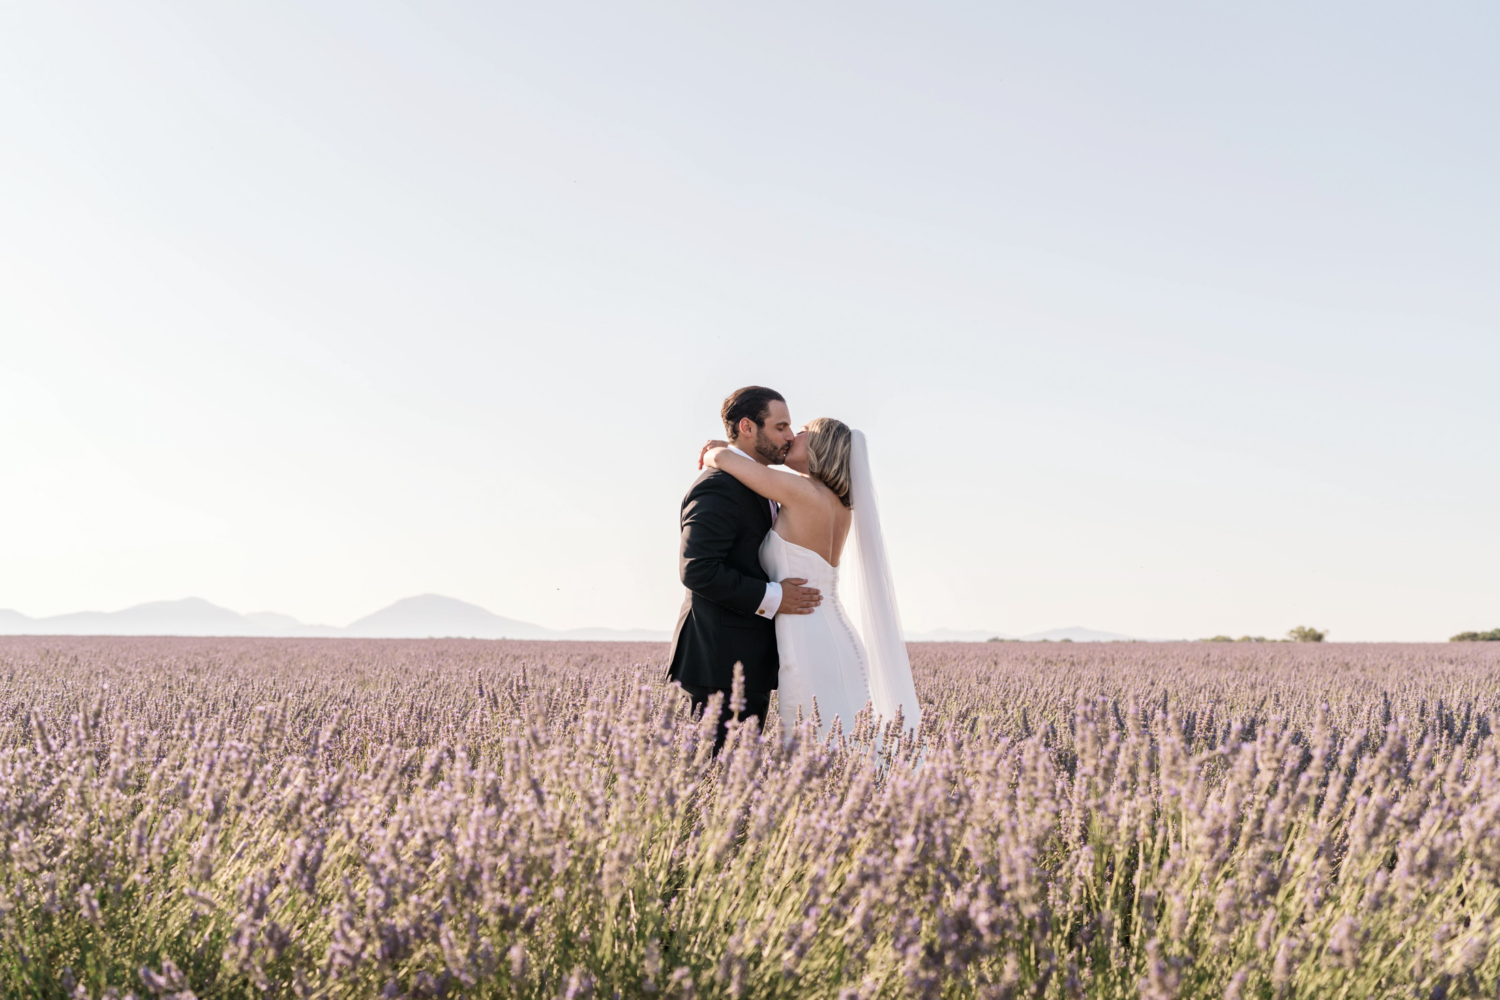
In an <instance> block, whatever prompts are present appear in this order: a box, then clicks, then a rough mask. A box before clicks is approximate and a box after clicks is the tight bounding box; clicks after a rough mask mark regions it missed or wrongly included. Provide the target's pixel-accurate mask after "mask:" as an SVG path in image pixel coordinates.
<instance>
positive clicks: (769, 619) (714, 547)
mask: <svg viewBox="0 0 1500 1000" xmlns="http://www.w3.org/2000/svg"><path fill="white" fill-rule="evenodd" d="M720 416H721V417H722V418H723V421H724V431H725V433H726V434H727V435H728V436H729V440H727V441H710V442H708V443H707V444H706V445H704V446H703V450H702V451H701V452H699V455H698V467H699V468H700V469H703V470H704V471H703V474H702V475H701V476H699V477H698V479H697V480H696V481H695V482H694V483H693V486H692V489H690V490H688V493H687V496H686V497H684V498H683V501H682V516H681V527H682V546H681V558H680V564H679V568H680V571H681V576H682V584H683V586H684V587H686V588H687V597H686V598H685V599H684V600H683V602H682V612H681V614H680V615H679V616H678V619H677V630H676V632H675V633H674V634H673V637H672V654H671V665H670V666H669V667H668V668H667V678H668V680H670V681H675V682H677V683H678V684H679V685H681V686H682V688H683V690H685V691H686V692H687V693H688V695H689V696H690V697H691V698H692V701H693V711H694V714H699V713H701V712H703V711H704V709H705V707H706V706H707V705H708V704H709V703H710V699H711V698H713V696H714V695H716V694H720V695H722V696H723V697H722V699H721V708H720V715H719V724H718V728H717V731H716V733H715V736H714V753H716V754H717V753H718V752H719V748H720V747H722V746H723V743H724V739H725V736H726V734H727V732H728V730H727V726H728V723H729V720H730V719H731V718H733V717H734V716H735V713H734V711H733V706H732V705H731V704H730V692H731V689H732V687H733V684H734V670H735V666H736V665H739V666H740V667H741V668H742V669H743V671H744V712H743V716H744V717H753V718H755V719H756V720H764V719H765V718H766V713H767V712H768V711H769V709H770V703H771V692H772V691H777V692H778V694H777V707H778V710H779V712H780V714H781V720H782V726H783V730H782V731H783V733H785V734H786V736H787V737H788V738H790V736H791V734H792V731H793V727H794V726H795V725H796V723H797V720H798V716H799V715H800V716H801V717H802V718H804V719H810V718H812V717H813V715H814V710H815V709H816V714H817V716H818V719H819V723H820V725H819V730H818V736H819V738H820V739H822V738H824V737H826V736H827V735H828V733H829V731H830V730H831V729H832V727H833V725H834V724H835V720H837V721H838V722H840V723H842V725H843V727H844V728H846V729H852V728H853V726H854V717H855V715H857V714H858V713H859V712H860V711H861V710H862V709H864V707H865V706H866V705H867V704H868V705H871V706H872V707H873V709H874V712H875V715H876V716H877V717H879V718H880V719H882V720H885V721H889V720H892V719H895V718H896V717H897V716H898V715H899V716H900V717H901V719H902V720H903V721H902V725H903V727H904V728H911V727H915V726H917V725H918V724H919V723H920V721H921V715H920V709H919V708H918V705H917V692H916V688H915V687H914V686H913V684H912V678H911V662H910V660H908V658H907V655H906V642H905V639H904V637H903V636H902V633H901V620H900V616H899V615H898V613H897V611H896V594H895V589H894V587H893V586H892V583H891V574H890V564H889V562H888V561H887V559H886V553H885V541H884V539H883V537H882V535H881V533H880V514H879V511H878V510H877V508H876V504H875V487H874V484H873V483H872V482H871V480H870V455H869V449H868V448H867V447H866V443H865V436H864V434H863V433H861V432H860V431H857V430H851V429H850V428H849V427H848V426H847V425H845V424H844V423H842V422H840V421H838V420H834V419H833V418H831V417H819V418H818V419H816V420H814V421H812V422H810V423H808V424H807V425H806V426H804V427H803V428H802V429H801V430H800V431H794V430H793V429H792V418H791V413H790V411H789V410H788V409H787V405H786V400H785V399H784V398H783V397H782V395H781V393H779V392H777V391H775V390H774V389H767V388H765V387H764V386H758V385H752V386H746V387H745V388H743V389H739V390H737V391H735V392H733V393H731V394H730V396H729V398H728V399H726V400H724V406H723V408H722V409H721V411H720ZM778 465H784V466H786V468H787V469H790V470H791V474H789V473H787V472H784V471H780V470H777V469H774V468H772V466H778ZM851 533H852V535H853V541H854V544H853V545H852V546H848V545H846V543H847V542H848V541H849V539H850V536H851ZM849 556H852V557H853V558H852V559H850V558H847V557H849ZM841 571H843V575H844V576H845V577H846V578H847V579H848V580H849V581H850V583H851V584H852V590H853V593H852V594H851V596H852V597H853V598H854V600H855V602H856V603H857V605H858V608H859V611H860V614H859V616H858V617H859V625H858V627H856V625H855V623H854V620H853V619H852V618H851V616H850V615H849V613H848V612H847V611H846V610H845V609H844V605H843V603H842V601H841V600H840V597H839V577H840V575H841Z"/></svg>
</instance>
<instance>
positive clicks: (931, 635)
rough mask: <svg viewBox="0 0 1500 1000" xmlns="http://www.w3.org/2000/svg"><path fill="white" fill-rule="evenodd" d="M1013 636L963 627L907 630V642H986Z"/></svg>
mask: <svg viewBox="0 0 1500 1000" xmlns="http://www.w3.org/2000/svg"><path fill="white" fill-rule="evenodd" d="M1013 638H1015V637H1014V636H1010V635H1006V634H1005V633H1004V632H998V631H994V630H990V629H979V630H977V631H976V630H973V629H970V630H968V631H965V630H963V629H954V628H935V629H933V630H932V631H931V632H908V633H906V641H907V642H986V641H988V640H990V639H1013Z"/></svg>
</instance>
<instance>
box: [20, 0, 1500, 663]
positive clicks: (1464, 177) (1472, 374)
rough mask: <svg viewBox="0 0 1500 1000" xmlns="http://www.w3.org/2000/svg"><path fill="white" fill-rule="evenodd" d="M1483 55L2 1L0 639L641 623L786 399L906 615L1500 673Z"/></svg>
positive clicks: (1183, 10)
mask: <svg viewBox="0 0 1500 1000" xmlns="http://www.w3.org/2000/svg"><path fill="white" fill-rule="evenodd" d="M1497 46H1500V8H1496V7H1495V6H1493V5H1486V4H1477V3H1473V4H1470V3H1455V4H1439V5H1432V4H1427V5H1410V4H1408V5H1398V4H1366V3H1352V2H1349V3H1328V4H1315V5H1308V4H1294V3H1260V4H1237V5H1229V4H1212V5H1209V4H1190V3H1175V4H1126V5H1121V4H1106V3H1092V4H1082V3H1075V4H1028V5H1020V4H1014V5H999V4H980V3H973V4H936V5H935V4H899V5H896V4H866V3H861V4H852V3H848V4H800V3H799V4H792V3H757V4H685V3H684V4H639V5H635V4H624V3H621V4H589V5H579V4H572V3H567V2H558V3H533V4H492V3H443V2H424V3H408V4H398V3H390V2H382V0H362V2H359V3H352V2H350V3H317V2H313V3H308V2H302V0H299V2H295V3H293V2H284V0H257V2H254V3H240V4H201V3H186V2H183V3H152V2H141V3H132V4H125V5H121V4H109V3H95V4H75V3H31V4H9V5H5V6H4V8H3V9H0V135H3V138H0V524H3V531H0V607H9V608H14V609H16V610H19V611H23V612H25V613H27V614H32V615H46V614H56V613H60V612H66V611H76V610H84V609H96V610H115V609H117V608H121V607H125V606H127V605H130V604H134V603H138V602H142V601H148V600H161V599H168V598H178V597H184V596H189V595H193V596H200V597H204V598H207V599H209V600H211V601H214V602H216V603H219V604H222V605H225V606H227V607H230V608H233V609H235V610H238V611H259V610H267V609H269V610H276V611H282V612H286V613H289V614H292V615H296V616H297V617H299V618H301V619H302V620H304V621H309V622H326V623H331V624H343V623H345V622H348V621H350V620H352V619H354V618H356V617H358V616H360V615H363V614H365V613H367V612H369V611H371V610H374V609H375V608H377V607H379V606H381V605H383V604H386V603H389V602H390V601H392V600H395V599H397V598H400V597H404V596H408V595H411V594H417V593H423V592H437V593H442V594H447V595H450V596H453V597H458V598H461V599H465V600H469V601H473V602H475V603H477V604H481V605H484V606H485V607H488V608H490V609H491V610H493V611H495V612H497V613H499V614H502V615H506V616H509V617H513V618H520V619H523V620H528V621H534V622H537V623H539V624H543V625H548V626H553V627H574V626H584V625H597V626H614V627H644V628H667V627H669V626H670V625H671V623H672V622H673V620H674V619H675V613H676V609H677V606H678V604H679V602H680V599H681V589H680V586H679V584H678V582H677V579H676V575H675V574H676V538H677V520H676V519H677V509H678V502H679V500H680V498H681V495H682V493H683V492H684V490H685V489H686V487H687V486H688V484H689V483H690V482H691V480H692V478H693V476H694V475H695V472H694V469H693V461H694V457H695V456H696V454H697V450H698V446H699V444H700V443H701V442H702V441H703V440H704V439H705V438H707V437H709V436H710V435H716V434H718V433H719V427H718V424H717V412H718V405H719V402H720V400H721V399H722V397H723V396H724V395H725V394H726V393H727V392H728V391H729V390H731V389H733V388H735V387H736V386H739V385H743V384H746V383H761V384H766V385H771V386H774V387H776V388H778V389H780V390H781V391H782V392H783V393H785V394H786V395H787V397H788V400H789V401H790V404H791V410H792V415H793V418H794V419H795V420H805V419H810V418H812V417H814V416H821V415H832V416H836V417H839V418H841V419H843V420H845V421H847V422H849V423H850V424H852V425H854V426H857V427H861V428H863V429H864V430H865V431H866V432H867V433H868V434H869V436H870V439H871V442H872V456H873V459H874V462H875V464H876V473H877V476H878V477H879V481H878V483H877V485H878V488H879V489H880V491H881V496H882V500H883V507H884V511H883V512H884V516H885V521H886V531H887V536H888V539H889V543H890V545H891V549H892V553H891V555H892V561H893V563H894V566H895V568H896V572H897V574H898V589H899V594H900V599H901V602H902V610H903V615H904V618H905V624H906V625H907V627H908V628H910V629H914V630H922V629H930V628H937V627H952V628H992V629H996V630H1001V631H1005V632H1010V633H1017V634H1019V633H1024V632H1029V631H1035V630H1040V629H1044V628H1050V627H1055V626H1062V625H1074V624H1083V625H1088V626H1091V627H1094V628H1101V629H1109V630H1113V631H1118V632H1125V633H1129V634H1133V635H1141V636H1161V637H1195V636H1201V635H1212V634H1214V633H1219V632H1229V633H1232V634H1234V635H1239V634H1242V633H1263V634H1268V635H1273V636H1275V635H1280V634H1281V633H1283V632H1284V631H1285V630H1286V629H1287V628H1289V627H1290V626H1292V625H1296V624H1302V623H1306V624H1310V625H1315V626H1319V627H1324V628H1329V629H1331V630H1332V634H1331V638H1332V639H1334V640H1339V639H1343V640H1365V639H1402V640H1424V639H1443V638H1446V637H1447V636H1448V635H1449V634H1451V633H1453V632H1456V631H1460V630H1463V629H1471V628H1492V627H1495V626H1500V572H1497V566H1500V516H1497V513H1500V455H1497V450H1500V449H1497V441H1500V387H1497V373H1500V280H1497V276H1500V183H1497V178H1500V128H1497V127H1496V123H1497V121H1500V61H1497V60H1496V59H1495V58H1494V54H1495V52H1496V50H1497Z"/></svg>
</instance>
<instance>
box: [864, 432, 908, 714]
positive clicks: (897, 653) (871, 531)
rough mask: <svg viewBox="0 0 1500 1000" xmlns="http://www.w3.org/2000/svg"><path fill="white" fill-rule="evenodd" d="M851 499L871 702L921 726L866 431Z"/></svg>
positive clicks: (881, 711)
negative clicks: (876, 494) (871, 469)
mask: <svg viewBox="0 0 1500 1000" xmlns="http://www.w3.org/2000/svg"><path fill="white" fill-rule="evenodd" d="M853 439H854V440H853V448H852V455H851V459H850V460H851V467H850V470H849V473H850V475H849V478H850V501H851V503H852V506H853V510H852V513H853V516H854V524H853V534H854V545H853V547H852V553H853V555H854V561H853V562H854V565H853V566H852V567H851V568H852V569H853V570H854V573H853V581H852V582H853V583H854V594H853V595H852V596H853V597H854V599H855V603H857V604H858V606H859V614H860V632H861V638H862V639H863V640H864V644H865V655H866V656H867V657H868V658H869V668H870V701H871V702H872V704H873V707H874V709H875V714H876V715H877V716H879V717H880V718H882V719H886V720H889V719H893V718H895V716H896V713H897V711H898V710H899V711H900V713H901V716H902V720H903V725H904V726H905V727H906V728H910V729H914V728H916V727H918V726H919V725H920V724H921V721H922V710H921V708H920V706H919V705H918V704H917V689H916V687H915V685H913V683H912V679H911V660H910V659H909V658H908V657H907V655H906V637H905V635H904V634H903V633H902V631H901V614H900V612H899V611H898V610H897V608H896V588H895V586H894V584H893V582H892V580H891V564H890V560H889V559H888V558H887V556H886V552H885V536H884V535H883V534H881V531H880V508H879V505H878V504H877V502H876V499H875V481H874V480H873V479H872V478H871V476H870V449H869V446H868V444H867V443H866V442H865V435H864V432H863V431H854V432H853Z"/></svg>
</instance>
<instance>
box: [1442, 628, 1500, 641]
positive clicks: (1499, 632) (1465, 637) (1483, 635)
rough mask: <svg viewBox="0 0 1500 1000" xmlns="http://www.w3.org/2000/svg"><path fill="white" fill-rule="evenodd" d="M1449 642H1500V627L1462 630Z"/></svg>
mask: <svg viewBox="0 0 1500 1000" xmlns="http://www.w3.org/2000/svg"><path fill="white" fill-rule="evenodd" d="M1448 641H1449V642H1500V628H1492V629H1490V630H1489V631H1488V632H1460V633H1458V635H1455V636H1452V637H1451V638H1449V640H1448Z"/></svg>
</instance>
